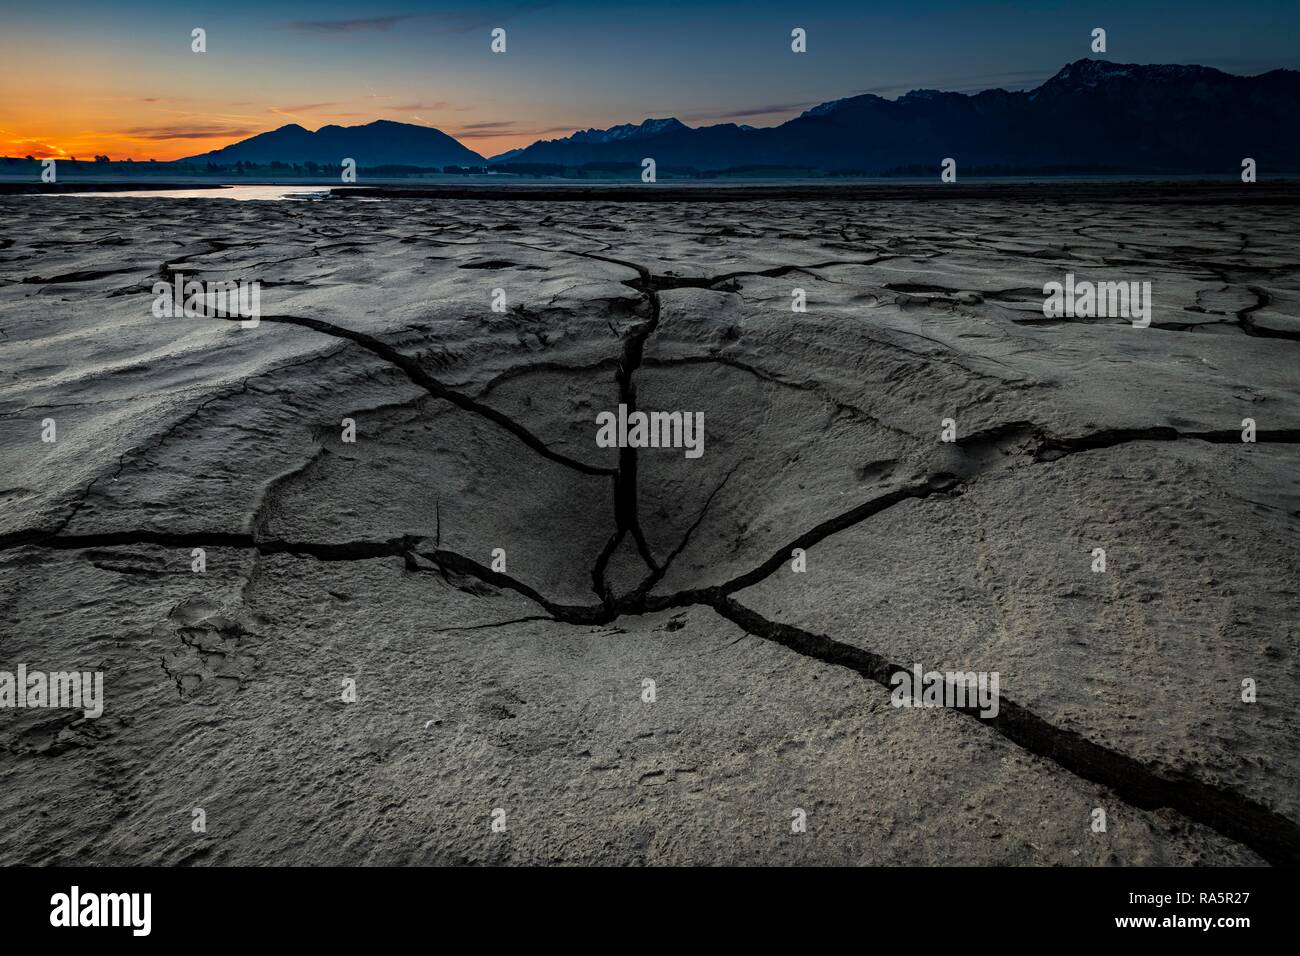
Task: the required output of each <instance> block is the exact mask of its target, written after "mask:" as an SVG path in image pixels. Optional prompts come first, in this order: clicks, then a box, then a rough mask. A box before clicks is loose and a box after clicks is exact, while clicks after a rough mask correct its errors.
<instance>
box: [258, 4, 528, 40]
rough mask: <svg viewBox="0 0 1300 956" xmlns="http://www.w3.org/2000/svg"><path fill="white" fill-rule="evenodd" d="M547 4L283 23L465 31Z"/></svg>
mask: <svg viewBox="0 0 1300 956" xmlns="http://www.w3.org/2000/svg"><path fill="white" fill-rule="evenodd" d="M549 6H551V3H550V2H529V3H516V4H513V5H511V6H505V7H499V8H497V9H496V10H480V9H475V8H473V7H466V8H463V9H457V10H442V11H439V12H437V13H423V14H416V13H396V14H390V15H388V16H382V17H359V18H357V19H353V20H293V21H291V22H289V23H286V24H284V25H283V26H284V28H285V29H288V30H299V31H302V32H305V33H323V34H337V33H359V32H363V31H366V30H374V31H377V32H386V31H388V30H391V29H392V28H393V27H394V26H396V25H397V24H399V23H402V22H404V21H407V20H421V21H424V22H425V23H427V24H429V25H430V26H431V27H432V28H433V30H432V32H434V33H436V34H459V33H469V32H470V31H471V30H479V29H484V28H486V27H497V26H500V25H501V24H503V23H505V22H506V21H507V20H510V19H513V18H514V17H518V16H522V15H523V14H525V13H533V12H534V11H537V10H544V9H546V8H547V7H549Z"/></svg>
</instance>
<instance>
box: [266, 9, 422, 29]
mask: <svg viewBox="0 0 1300 956" xmlns="http://www.w3.org/2000/svg"><path fill="white" fill-rule="evenodd" d="M413 16H414V14H410V13H400V14H395V15H393V16H387V17H361V18H358V19H356V20H293V21H291V22H290V23H286V24H285V25H284V26H285V28H286V29H289V30H302V31H304V32H307V33H357V32H359V31H362V30H391V29H392V28H393V27H395V26H396V25H397V24H399V23H401V22H402V21H403V20H410V19H411V18H412V17H413Z"/></svg>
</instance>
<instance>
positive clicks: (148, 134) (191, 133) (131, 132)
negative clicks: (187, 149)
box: [122, 126, 262, 141]
mask: <svg viewBox="0 0 1300 956" xmlns="http://www.w3.org/2000/svg"><path fill="white" fill-rule="evenodd" d="M260 132H262V131H261V130H257V129H242V128H239V127H234V126H134V127H132V128H131V129H127V130H123V131H122V133H123V135H125V136H129V137H131V138H132V139H147V140H158V141H162V140H169V139H226V138H232V137H236V136H252V135H253V134H254V133H260Z"/></svg>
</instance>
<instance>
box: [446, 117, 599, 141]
mask: <svg viewBox="0 0 1300 956" xmlns="http://www.w3.org/2000/svg"><path fill="white" fill-rule="evenodd" d="M575 129H577V127H574V126H552V127H549V128H547V129H520V128H519V123H518V121H517V120H502V121H500V122H496V123H469V124H468V125H465V126H462V127H460V128H459V129H456V130H448V132H449V133H451V135H452V136H455V137H456V138H457V139H461V138H464V139H493V138H495V137H498V136H531V137H533V138H534V139H536V138H540V137H542V136H546V135H548V134H551V133H564V134H566V135H567V134H569V133H572V132H573V131H574V130H575Z"/></svg>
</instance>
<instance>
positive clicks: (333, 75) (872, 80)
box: [0, 0, 1300, 161]
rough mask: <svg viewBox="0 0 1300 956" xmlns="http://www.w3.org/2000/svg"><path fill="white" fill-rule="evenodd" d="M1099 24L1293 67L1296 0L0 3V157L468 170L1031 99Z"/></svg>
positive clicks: (1224, 60) (1178, 50) (1184, 49)
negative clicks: (513, 155) (331, 136)
mask: <svg viewBox="0 0 1300 956" xmlns="http://www.w3.org/2000/svg"><path fill="white" fill-rule="evenodd" d="M497 26H500V27H504V28H505V29H506V31H507V40H508V49H507V52H506V53H505V54H503V55H498V54H493V53H492V52H491V51H490V49H489V42H490V36H489V33H490V31H491V29H492V28H493V27H497ZM796 26H799V27H803V28H804V29H806V30H807V31H808V52H807V53H806V54H804V55H796V54H793V53H791V52H790V30H791V29H792V28H793V27H796ZM1098 26H1100V27H1104V28H1105V29H1106V30H1107V33H1108V51H1107V53H1106V55H1105V58H1106V59H1110V60H1115V61H1118V62H1136V63H1197V64H1201V65H1205V66H1214V67H1218V68H1219V69H1223V70H1226V71H1228V72H1233V73H1243V74H1253V73H1260V72H1264V71H1266V70H1269V69H1274V68H1277V67H1287V68H1292V69H1294V68H1298V67H1300V43H1297V38H1300V3H1298V2H1296V0H1254V2H1251V3H1227V2H1206V0H1174V2H1151V0H1122V2H1092V3H1089V2H1051V0H1047V2H1022V3H1009V2H1004V3H970V2H958V0H939V2H925V0H874V2H873V0H855V2H846V3H791V2H785V3H777V2H767V0H756V2H746V3H710V2H676V0H658V2H645V3H623V2H617V0H600V2H598V0H591V2H586V0H574V2H559V3H532V2H518V3H482V4H475V3H470V2H466V0H452V2H448V3H418V2H402V0H393V2H379V3H369V4H367V3H357V2H343V0H314V2H297V0H291V2H282V0H255V2H246V0H226V2H221V3H197V2H187V0H116V2H111V3H109V2H103V0H98V2H83V0H67V2H61V3H57V4H56V3H39V2H32V3H27V2H24V3H21V4H20V3H17V2H15V0H0V63H3V67H2V73H0V155H10V156H23V155H28V154H30V155H32V156H36V157H44V156H55V157H63V156H78V157H80V158H85V159H89V158H90V157H91V156H92V155H93V154H96V153H107V154H108V155H109V156H110V157H111V158H113V159H125V158H127V157H131V158H134V159H135V160H137V161H139V160H144V159H149V158H154V159H159V160H166V159H175V158H179V157H182V156H188V155H193V154H196V153H201V152H206V151H207V150H210V149H217V148H219V147H221V146H225V145H228V144H229V143H232V142H235V141H237V140H240V139H245V138H247V137H248V136H251V135H254V134H256V133H259V132H264V131H266V130H270V129H275V128H276V127H279V126H282V125H284V124H286V123H299V124H301V125H303V126H305V127H307V128H308V129H313V130H314V129H316V128H318V127H320V126H323V125H326V124H329V123H338V124H340V125H345V126H349V125H356V124H360V123H367V122H370V121H372V120H376V119H391V120H398V121H401V122H408V123H419V124H425V125H429V126H435V127H437V128H439V129H441V130H443V131H444V132H447V133H450V134H451V135H453V136H455V137H456V138H457V139H459V140H460V141H461V142H463V143H464V144H465V145H466V146H468V147H470V148H471V149H474V150H477V151H478V152H480V153H482V154H484V155H485V156H490V155H494V154H496V153H500V152H503V151H504V150H507V149H511V148H513V147H516V146H524V145H527V144H528V143H531V142H533V141H534V140H537V139H542V138H545V139H552V138H556V137H560V136H565V135H568V134H569V133H571V132H573V131H574V130H577V129H585V128H588V127H592V126H595V127H606V126H611V125H614V124H617V123H626V122H640V121H641V120H643V119H645V118H646V117H666V116H676V117H678V118H679V119H681V120H683V121H684V122H686V123H688V124H689V125H692V126H698V125H706V124H709V123H718V122H737V123H749V124H752V125H755V126H770V125H775V124H777V123H780V122H783V121H785V120H787V119H789V118H791V117H793V116H795V115H797V114H798V113H800V112H802V111H803V110H804V109H807V108H808V107H810V106H813V105H816V104H817V103H821V102H825V101H826V100H831V99H837V98H839V97H842V96H849V95H853V94H856V93H864V92H871V93H878V94H880V95H882V96H896V95H899V94H901V93H904V92H907V91H908V90H911V89H917V88H936V89H944V90H958V91H963V92H970V91H975V90H980V89H986V88H989V87H998V86H1000V87H1004V88H1007V89H1024V88H1027V87H1032V86H1036V85H1037V84H1038V83H1040V82H1042V81H1043V80H1044V79H1046V78H1047V77H1049V76H1051V75H1052V74H1053V73H1055V72H1056V71H1057V70H1058V69H1059V68H1060V67H1061V66H1062V65H1064V64H1065V63H1067V62H1069V61H1071V60H1076V59H1078V58H1080V57H1083V56H1089V55H1091V54H1090V51H1089V42H1090V37H1089V34H1090V32H1091V30H1092V28H1093V27H1098ZM195 27H203V28H204V29H205V30H206V31H207V52H206V53H203V54H197V53H192V52H191V50H190V43H191V40H190V31H191V30H192V29H194V28H195Z"/></svg>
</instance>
